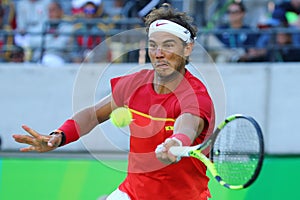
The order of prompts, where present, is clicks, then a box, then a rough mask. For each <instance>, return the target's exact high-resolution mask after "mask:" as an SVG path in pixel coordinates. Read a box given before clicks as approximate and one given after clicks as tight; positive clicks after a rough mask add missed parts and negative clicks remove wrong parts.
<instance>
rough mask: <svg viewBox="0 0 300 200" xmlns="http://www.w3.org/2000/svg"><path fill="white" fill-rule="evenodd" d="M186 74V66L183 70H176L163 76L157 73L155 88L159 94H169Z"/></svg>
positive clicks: (154, 82)
mask: <svg viewBox="0 0 300 200" xmlns="http://www.w3.org/2000/svg"><path fill="white" fill-rule="evenodd" d="M184 74H185V69H184V68H183V70H181V71H174V72H173V73H172V74H170V75H169V76H164V77H161V76H159V75H157V74H156V75H155V76H154V81H153V88H154V90H155V92H156V93H158V94H168V93H170V92H173V91H174V90H175V89H176V88H177V86H178V85H179V83H180V82H181V80H182V79H183V77H184Z"/></svg>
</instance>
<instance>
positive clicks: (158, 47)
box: [148, 32, 191, 77]
mask: <svg viewBox="0 0 300 200" xmlns="http://www.w3.org/2000/svg"><path fill="white" fill-rule="evenodd" d="M148 48H149V52H148V53H149V57H150V60H151V63H152V66H153V68H154V69H155V71H156V74H157V75H158V76H160V77H168V76H171V75H173V73H177V72H184V67H185V59H186V57H187V56H189V55H190V54H191V44H185V43H184V42H183V41H182V40H181V39H180V38H178V37H177V36H175V35H173V34H171V33H168V32H154V33H152V34H151V35H150V36H149V40H148Z"/></svg>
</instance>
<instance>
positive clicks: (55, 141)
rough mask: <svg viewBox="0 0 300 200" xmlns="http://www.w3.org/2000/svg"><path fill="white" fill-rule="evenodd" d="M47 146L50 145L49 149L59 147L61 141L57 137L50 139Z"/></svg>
mask: <svg viewBox="0 0 300 200" xmlns="http://www.w3.org/2000/svg"><path fill="white" fill-rule="evenodd" d="M47 145H48V147H58V145H59V141H58V139H57V137H55V136H52V137H51V138H49V140H48V142H47Z"/></svg>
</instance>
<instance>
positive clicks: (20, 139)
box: [13, 135, 35, 145]
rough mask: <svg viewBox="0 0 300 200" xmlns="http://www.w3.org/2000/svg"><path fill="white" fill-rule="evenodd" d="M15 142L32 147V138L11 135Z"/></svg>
mask: <svg viewBox="0 0 300 200" xmlns="http://www.w3.org/2000/svg"><path fill="white" fill-rule="evenodd" d="M13 138H14V139H15V141H16V142H19V143H24V144H29V145H33V144H34V140H35V139H34V138H33V137H31V136H28V135H13Z"/></svg>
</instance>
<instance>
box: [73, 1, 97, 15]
mask: <svg viewBox="0 0 300 200" xmlns="http://www.w3.org/2000/svg"><path fill="white" fill-rule="evenodd" d="M88 2H91V3H93V4H95V5H96V6H97V9H98V10H97V12H96V13H102V12H103V4H102V0H72V15H73V16H75V17H79V18H81V17H83V16H84V11H83V7H84V5H85V4H86V3H88Z"/></svg>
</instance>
